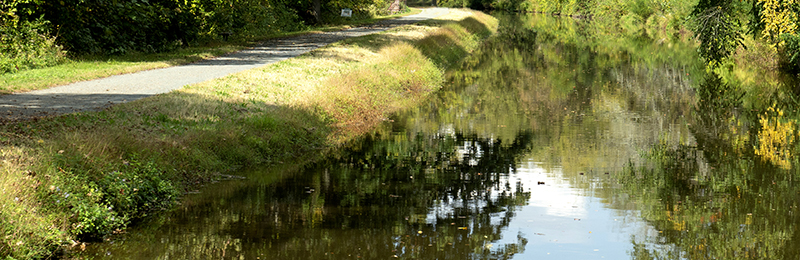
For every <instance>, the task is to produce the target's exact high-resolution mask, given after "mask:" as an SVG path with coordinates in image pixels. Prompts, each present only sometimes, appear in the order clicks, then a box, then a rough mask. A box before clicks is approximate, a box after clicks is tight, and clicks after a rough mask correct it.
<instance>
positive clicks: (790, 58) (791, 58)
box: [778, 33, 800, 74]
mask: <svg viewBox="0 0 800 260" xmlns="http://www.w3.org/2000/svg"><path fill="white" fill-rule="evenodd" d="M780 39H781V41H783V43H784V44H783V45H782V46H780V48H779V49H778V51H779V55H780V60H779V63H780V66H781V68H782V69H784V70H786V71H789V72H792V73H795V74H796V73H800V37H798V36H797V34H789V33H784V34H781V37H780Z"/></svg>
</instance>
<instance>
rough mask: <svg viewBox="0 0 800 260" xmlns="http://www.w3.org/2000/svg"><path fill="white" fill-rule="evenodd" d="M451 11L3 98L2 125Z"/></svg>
mask: <svg viewBox="0 0 800 260" xmlns="http://www.w3.org/2000/svg"><path fill="white" fill-rule="evenodd" d="M449 12H450V11H449V10H448V9H447V8H430V9H424V10H423V11H422V13H419V14H416V15H410V16H405V17H401V18H397V19H392V20H384V21H380V22H377V23H375V24H372V25H367V26H363V27H357V28H352V29H347V30H343V31H336V32H325V33H317V34H309V35H302V36H297V37H291V38H284V39H275V40H270V41H267V42H264V43H262V44H260V45H259V46H256V47H253V48H251V49H247V50H243V51H240V52H236V53H232V54H229V55H225V56H221V57H217V58H214V59H210V60H205V61H200V62H196V63H192V64H187V65H182V66H175V67H169V68H163V69H155V70H148V71H141V72H137V73H131V74H124V75H117V76H111V77H107V78H102V79H96V80H90V81H83V82H77V83H73V84H69V85H64V86H59V87H54V88H50V89H44V90H37V91H31V92H26V93H19V94H12V95H5V96H0V121H6V122H7V121H17V120H26V119H31V118H33V117H41V116H53V115H60V114H66V113H73V112H79V111H87V110H100V109H103V108H106V107H108V106H111V105H114V104H119V103H124V102H128V101H132V100H136V99H140V98H144V97H148V96H152V95H156V94H161V93H166V92H170V91H172V90H175V89H179V88H182V87H183V86H186V85H189V84H194V83H199V82H203V81H207V80H211V79H215V78H220V77H223V76H226V75H229V74H231V73H236V72H240V71H244V70H248V69H253V68H257V67H261V66H264V65H267V64H271V63H275V62H278V61H282V60H285V59H288V58H292V57H296V56H298V55H301V54H303V53H306V52H309V51H312V50H314V49H317V48H320V47H323V46H325V45H328V44H330V43H333V42H337V41H341V40H343V39H346V38H351V37H358V36H363V35H367V34H372V33H377V32H381V31H385V30H388V29H391V28H394V27H397V26H401V25H405V24H411V23H415V22H419V21H423V20H427V19H432V18H436V17H439V16H442V15H445V14H447V13H449Z"/></svg>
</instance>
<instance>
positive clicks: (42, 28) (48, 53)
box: [0, 19, 65, 74]
mask: <svg viewBox="0 0 800 260" xmlns="http://www.w3.org/2000/svg"><path fill="white" fill-rule="evenodd" d="M47 24H48V22H47V21H44V20H42V19H37V20H35V21H33V22H27V21H24V22H21V23H18V24H17V23H14V22H8V23H6V24H5V25H0V74H2V73H9V72H16V71H19V70H24V69H32V68H41V67H46V66H52V65H55V64H58V63H59V62H62V61H63V60H64V59H65V52H64V51H63V50H62V48H61V46H59V45H57V44H56V42H55V37H52V36H48V34H47V30H46V26H47Z"/></svg>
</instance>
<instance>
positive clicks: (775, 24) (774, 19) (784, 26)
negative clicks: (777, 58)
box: [758, 0, 797, 44]
mask: <svg viewBox="0 0 800 260" xmlns="http://www.w3.org/2000/svg"><path fill="white" fill-rule="evenodd" d="M795 2H796V0H758V3H760V4H762V7H763V10H761V22H762V23H764V31H763V35H762V38H764V39H768V40H772V41H775V40H776V39H778V36H780V35H781V34H784V33H791V34H794V33H795V32H796V30H797V23H796V21H797V14H796V13H795V12H793V11H792V5H794V4H795ZM778 44H782V43H778Z"/></svg>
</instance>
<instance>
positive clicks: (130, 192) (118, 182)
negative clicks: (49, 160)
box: [40, 154, 178, 239]
mask: <svg viewBox="0 0 800 260" xmlns="http://www.w3.org/2000/svg"><path fill="white" fill-rule="evenodd" d="M56 157H57V160H59V162H58V164H59V165H60V166H57V167H56V169H57V171H58V173H57V174H56V176H57V177H55V178H54V180H53V181H52V183H50V186H49V187H45V188H43V189H42V191H41V192H42V194H41V195H40V196H41V197H42V200H43V201H47V202H48V204H49V205H53V206H55V208H53V209H51V210H54V212H68V215H69V216H70V217H69V223H71V229H70V230H71V233H72V234H73V235H76V236H78V237H79V238H81V239H94V238H102V237H103V236H106V235H109V234H110V233H111V232H112V231H114V230H117V229H120V228H123V227H124V226H125V225H126V224H127V223H128V222H129V221H130V220H132V219H137V218H140V217H143V216H146V215H147V213H148V212H150V211H152V210H155V209H163V208H166V207H168V206H170V205H172V203H173V202H174V200H175V199H176V198H177V196H178V191H177V189H176V188H175V187H173V185H172V184H171V181H170V180H169V179H167V178H166V175H165V174H164V173H163V171H162V170H160V169H157V166H156V164H155V163H154V162H151V161H149V162H141V161H139V160H138V159H136V158H135V157H134V158H132V159H131V161H130V162H127V161H126V162H125V163H124V164H123V165H122V166H121V167H120V169H121V170H114V171H110V172H107V173H96V174H89V175H82V174H76V172H85V171H87V170H88V171H89V172H93V171H98V170H99V169H94V170H89V169H87V168H86V167H89V166H88V165H89V164H91V162H88V160H89V159H88V157H87V158H82V157H83V156H80V155H77V156H76V155H67V154H58V155H57V156H56ZM81 165H84V166H81Z"/></svg>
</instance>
